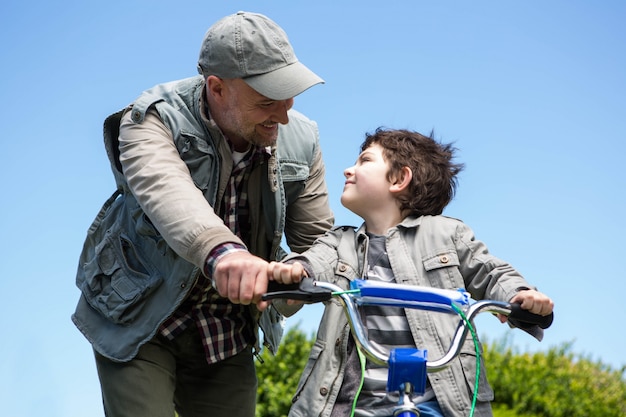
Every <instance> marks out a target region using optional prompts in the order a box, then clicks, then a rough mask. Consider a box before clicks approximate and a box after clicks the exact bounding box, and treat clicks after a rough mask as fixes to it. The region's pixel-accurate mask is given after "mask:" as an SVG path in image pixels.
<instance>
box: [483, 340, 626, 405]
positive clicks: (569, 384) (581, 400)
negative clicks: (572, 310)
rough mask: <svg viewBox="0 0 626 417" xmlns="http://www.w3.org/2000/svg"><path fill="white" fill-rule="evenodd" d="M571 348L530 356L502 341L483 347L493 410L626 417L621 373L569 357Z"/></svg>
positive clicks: (565, 347)
mask: <svg viewBox="0 0 626 417" xmlns="http://www.w3.org/2000/svg"><path fill="white" fill-rule="evenodd" d="M571 346H572V345H571V344H565V345H564V346H562V347H560V348H551V349H549V350H548V351H547V352H538V353H534V354H530V353H523V354H519V353H517V352H515V351H514V350H513V349H512V348H511V347H510V345H509V344H508V343H507V341H506V340H504V341H503V342H500V343H491V344H487V345H486V348H485V363H486V364H487V376H488V379H489V382H490V383H491V385H492V387H493V390H494V392H495V400H494V402H493V404H494V409H497V410H498V411H499V412H504V411H506V410H509V411H512V412H514V413H515V414H504V413H502V414H500V413H498V414H497V417H505V416H509V415H510V416H513V415H515V416H546V417H579V416H580V417H583V416H584V417H623V416H626V381H625V380H624V371H625V368H622V369H620V370H613V369H611V368H610V367H609V366H607V365H605V364H603V363H602V362H599V361H595V362H594V361H591V360H589V359H587V358H584V357H581V356H580V355H574V354H573V353H571Z"/></svg>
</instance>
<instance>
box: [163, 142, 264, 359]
mask: <svg viewBox="0 0 626 417" xmlns="http://www.w3.org/2000/svg"><path fill="white" fill-rule="evenodd" d="M268 157H269V151H268V149H266V148H262V147H256V148H253V150H252V151H251V152H249V153H248V154H246V155H245V156H244V158H242V159H241V160H240V161H239V162H238V163H237V164H235V165H234V166H233V171H232V173H231V176H230V179H229V182H228V187H227V189H226V190H225V193H224V199H223V200H222V202H221V204H220V209H219V211H218V214H219V215H220V216H221V217H222V218H223V219H224V224H225V225H226V226H228V227H229V228H230V230H231V231H232V232H233V233H234V234H236V235H237V236H239V237H240V238H241V239H242V240H243V241H244V242H246V243H248V242H249V240H248V237H249V236H248V233H249V230H250V227H249V223H250V216H249V208H248V194H247V190H246V183H247V180H248V176H249V175H250V171H251V169H252V167H253V166H254V164H255V163H257V162H258V161H261V160H263V159H264V158H265V159H266V158H268ZM238 250H246V249H245V248H244V247H241V245H238V244H235V243H226V244H223V245H221V246H218V247H217V248H215V249H214V250H213V251H211V253H210V255H209V257H208V258H207V262H206V266H205V274H200V276H199V277H198V281H197V282H196V284H195V285H194V287H193V288H192V289H191V291H190V293H189V296H188V297H187V299H186V300H185V301H184V302H183V303H182V304H181V305H180V307H179V308H178V309H177V310H176V311H175V312H174V313H173V314H172V316H171V317H170V318H168V319H167V320H166V321H165V322H164V323H163V324H162V325H161V328H160V333H161V335H163V336H164V337H166V338H167V339H169V340H173V339H174V338H175V337H176V336H177V335H179V334H180V333H182V332H183V331H184V330H185V329H187V328H188V327H189V326H191V325H195V326H197V327H198V329H199V331H200V335H201V337H202V344H203V346H204V350H205V353H206V359H207V362H208V363H209V364H211V363H215V362H218V361H221V360H224V359H226V358H229V357H231V356H234V355H236V354H237V353H239V352H241V351H242V350H243V349H244V348H245V347H246V346H248V345H250V344H254V343H255V342H256V337H257V336H256V335H255V334H254V329H255V326H254V323H253V322H252V316H251V315H250V308H249V306H245V305H242V304H233V303H231V302H230V301H229V300H228V299H227V298H223V297H220V295H219V294H218V293H217V291H216V290H215V288H214V287H213V285H212V280H211V279H209V278H207V276H212V274H213V268H214V266H215V264H216V263H217V261H218V260H219V259H220V258H221V257H222V256H224V255H227V254H228V253H232V252H233V251H238Z"/></svg>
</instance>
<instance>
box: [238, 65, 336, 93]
mask: <svg viewBox="0 0 626 417" xmlns="http://www.w3.org/2000/svg"><path fill="white" fill-rule="evenodd" d="M243 80H244V81H245V82H246V83H247V84H248V85H249V86H250V87H252V88H253V89H255V90H256V91H257V92H258V93H260V94H262V95H264V96H265V97H267V98H271V99H272V100H287V99H290V98H293V97H295V96H297V95H298V94H300V93H302V92H303V91H305V90H307V89H309V88H311V87H313V86H314V85H316V84H323V83H324V80H322V79H321V78H320V77H319V76H318V75H317V74H315V73H314V72H313V71H311V70H310V69H308V68H307V67H306V66H304V65H303V64H302V63H300V61H297V62H294V63H293V64H289V65H287V66H285V67H282V68H279V69H277V70H274V71H272V72H268V73H265V74H261V75H253V76H251V77H246V78H244V79H243Z"/></svg>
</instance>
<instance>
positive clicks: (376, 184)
mask: <svg viewBox="0 0 626 417" xmlns="http://www.w3.org/2000/svg"><path fill="white" fill-rule="evenodd" d="M454 152H455V149H454V148H453V147H452V146H451V145H449V144H448V145H446V144H440V143H437V142H436V141H435V140H433V139H432V138H431V137H426V136H423V135H421V134H419V133H416V132H411V131H406V130H384V129H378V130H376V132H375V133H374V134H370V135H366V139H365V142H364V143H363V144H362V146H361V154H360V155H359V157H358V159H357V162H356V164H355V165H354V166H353V167H351V168H348V169H346V170H345V172H344V175H345V177H346V182H345V186H344V189H343V193H342V195H341V203H342V204H343V205H344V206H345V207H346V208H348V209H349V210H351V211H352V212H354V213H355V214H357V215H359V216H360V217H362V218H363V220H364V223H363V225H362V226H361V227H360V228H359V229H357V230H356V231H355V230H354V228H351V227H335V228H333V229H332V230H331V231H330V232H328V233H327V234H326V235H325V236H324V237H322V238H320V239H319V240H318V241H317V242H316V243H315V244H314V245H313V247H312V248H311V249H309V250H307V251H306V252H304V253H302V254H299V255H298V254H292V255H290V256H289V257H288V258H287V263H272V264H271V265H270V271H271V274H272V276H273V277H274V279H275V280H276V281H279V282H283V283H290V282H292V281H298V280H299V278H300V276H302V275H303V273H304V274H306V275H308V276H311V277H313V278H315V279H317V280H323V281H330V282H333V283H335V284H337V285H339V286H341V287H343V288H346V289H347V288H348V287H349V281H350V280H353V279H356V278H366V279H374V280H382V281H388V282H397V283H403V284H413V285H421V286H432V287H437V288H446V289H456V288H465V289H466V290H467V291H468V292H469V293H470V294H471V295H472V298H474V299H477V300H478V299H494V300H503V301H510V302H516V303H520V304H521V306H522V308H523V309H526V310H530V311H531V312H533V313H536V314H541V315H548V314H550V313H551V312H552V309H553V302H552V300H550V298H548V297H547V296H546V295H544V294H542V293H540V292H538V291H536V290H535V289H533V288H532V287H531V286H530V285H529V284H528V283H527V282H526V281H525V280H524V278H523V277H522V276H521V275H520V274H519V273H518V272H517V271H516V270H515V269H513V267H512V266H511V265H509V264H508V263H506V262H504V261H502V260H500V259H498V258H496V257H494V256H492V255H491V254H489V252H488V251H487V248H486V246H485V245H484V244H483V243H482V242H480V241H478V240H476V239H475V238H474V235H473V232H472V231H471V229H470V228H469V227H468V226H466V225H465V224H463V223H462V222H461V221H459V220H456V219H452V218H449V217H445V216H442V215H441V213H442V212H443V209H444V207H445V206H446V205H447V204H448V203H449V202H450V200H451V199H452V197H453V196H454V191H455V189H456V185H457V174H458V173H459V172H460V171H461V170H462V169H463V165H462V164H455V163H453V162H452V159H453V156H454ZM363 313H364V315H365V320H366V324H367V327H368V337H369V338H370V341H371V342H372V343H377V344H379V345H382V346H384V347H385V348H387V349H390V348H399V347H416V346H417V347H419V348H421V349H426V350H427V351H428V353H429V357H431V358H439V357H441V356H442V355H443V353H444V350H445V349H446V348H447V346H448V345H449V343H450V340H451V338H452V333H453V332H454V330H455V328H456V321H453V320H452V319H451V318H450V316H448V315H445V314H440V313H434V312H427V311H420V310H414V309H406V310H404V309H401V308H392V307H378V306H367V307H365V309H364V311H363ZM501 321H503V322H504V321H506V318H504V317H501ZM349 332H350V330H349V326H348V325H347V320H346V319H345V317H344V315H343V311H342V307H341V306H340V305H338V304H337V303H333V302H331V303H328V304H327V305H326V308H325V311H324V315H323V317H322V321H321V324H320V327H319V330H318V334H317V340H316V342H315V345H314V347H313V350H312V352H311V355H310V358H309V364H308V365H307V367H306V369H305V370H304V373H303V375H302V377H301V379H300V383H299V386H298V389H297V393H296V395H295V397H294V404H293V406H292V407H291V410H290V413H289V415H290V416H322V415H324V416H328V415H330V416H333V417H334V416H346V415H349V413H350V410H351V409H352V402H353V399H354V397H355V396H356V395H357V389H358V386H359V383H360V375H361V370H360V364H359V358H358V355H357V352H356V349H355V345H354V342H353V340H352V338H351V337H350V335H349ZM529 332H531V333H532V334H533V335H534V336H535V337H537V338H538V339H539V340H541V337H542V335H543V334H542V330H541V329H539V328H533V329H529ZM475 369H476V356H475V352H474V346H473V342H472V340H471V338H470V339H468V340H467V341H466V342H465V346H464V347H463V349H462V352H461V355H460V356H459V358H457V359H456V360H455V361H454V362H453V364H452V365H451V366H450V367H448V368H447V369H445V370H443V371H440V372H437V373H434V374H429V376H428V383H427V389H426V392H425V393H424V395H423V396H421V397H418V398H413V399H412V400H413V402H414V403H415V404H416V405H417V407H418V408H419V409H420V412H421V415H422V417H426V416H444V415H445V416H467V415H469V412H470V407H471V399H472V396H473V395H474V394H473V390H474V378H475ZM480 375H481V380H480V383H479V392H478V395H477V404H476V409H475V413H474V415H475V416H491V415H492V412H491V406H490V401H491V400H492V399H493V391H492V390H491V388H490V386H489V384H488V382H487V379H486V376H485V371H484V366H483V364H482V363H481V373H480ZM386 381H387V371H386V369H385V368H380V367H377V366H375V365H374V364H371V363H369V362H367V363H366V371H365V376H364V383H363V388H362V390H361V392H360V394H358V401H357V404H356V410H355V415H356V416H372V417H374V416H376V417H378V416H391V415H392V410H393V407H394V406H395V405H396V402H397V398H392V397H391V396H389V395H387V394H386V392H385V386H386Z"/></svg>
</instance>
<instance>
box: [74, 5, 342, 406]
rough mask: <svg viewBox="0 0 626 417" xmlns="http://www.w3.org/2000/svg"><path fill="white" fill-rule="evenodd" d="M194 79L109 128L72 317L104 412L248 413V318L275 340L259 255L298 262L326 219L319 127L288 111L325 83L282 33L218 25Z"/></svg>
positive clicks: (243, 19)
mask: <svg viewBox="0 0 626 417" xmlns="http://www.w3.org/2000/svg"><path fill="white" fill-rule="evenodd" d="M198 70H199V72H200V74H201V75H200V76H197V77H193V78H188V79H184V80H180V81H174V82H170V83H166V84H161V85H158V86H156V87H153V88H152V89H150V90H148V91H145V92H144V93H142V94H141V95H140V97H139V98H138V99H137V100H136V101H135V102H134V103H132V104H131V105H130V106H129V107H128V108H126V109H124V110H122V111H120V112H118V113H116V114H114V115H112V116H110V117H109V118H107V120H106V121H105V124H104V136H105V147H106V149H107V153H108V156H109V159H110V161H111V166H112V170H113V173H114V176H115V179H116V183H117V190H116V191H115V193H114V194H113V196H111V198H109V200H108V201H107V202H106V203H105V204H104V207H103V208H102V210H101V211H100V213H99V214H98V216H97V217H96V220H95V221H94V223H93V224H92V226H91V228H90V229H89V231H88V236H87V239H86V241H85V245H84V248H83V252H82V254H81V257H80V262H79V267H78V272H77V285H78V287H79V288H80V289H81V297H80V300H79V302H78V306H77V308H76V312H75V314H74V315H73V316H72V320H73V321H74V323H75V324H76V326H77V327H78V328H79V329H80V330H81V332H83V334H84V335H85V336H86V337H87V339H88V340H89V341H90V342H91V344H92V345H93V348H94V351H95V356H96V364H97V368H98V375H99V378H100V384H101V388H102V397H103V403H104V409H105V414H106V415H107V416H110V417H120V416H133V417H142V416H146V417H148V416H150V417H160V416H164V417H165V416H167V417H171V416H173V415H174V411H175V410H176V411H177V412H178V413H179V414H180V415H181V416H182V417H195V416H208V415H211V416H212V417H221V416H234V415H236V416H254V410H255V398H256V375H255V369H254V362H253V354H254V353H255V351H256V349H258V347H259V343H258V341H257V334H258V331H257V329H258V327H257V322H258V321H259V316H261V317H260V322H261V327H262V329H263V330H264V336H265V337H264V344H265V345H266V346H268V348H270V349H271V350H275V349H276V346H277V344H278V342H279V340H280V332H282V322H281V319H282V317H280V316H279V315H278V314H277V313H276V311H275V310H273V308H272V307H269V308H268V306H267V304H264V303H263V302H261V301H260V296H261V294H263V293H264V292H266V289H267V282H268V273H267V271H268V263H267V261H268V260H277V259H281V258H282V257H283V256H284V254H285V252H284V251H283V249H281V247H280V243H281V240H282V238H283V233H284V235H285V237H286V242H287V244H288V245H289V248H290V249H291V251H293V252H301V251H303V250H305V249H306V248H308V247H309V246H310V245H311V244H312V242H313V241H314V240H315V238H316V237H318V236H321V235H322V234H323V233H324V232H325V231H326V230H328V229H329V228H330V227H331V226H332V223H333V216H332V213H331V211H330V208H329V205H328V192H327V187H326V183H325V180H324V165H323V162H322V159H321V152H320V149H319V138H318V131H317V125H316V124H315V122H313V121H311V120H309V119H307V118H306V117H304V116H303V115H301V114H300V113H297V112H296V111H294V110H292V109H291V108H292V106H293V102H294V100H293V97H295V96H296V95H298V94H300V93H301V92H303V91H304V90H306V89H308V88H310V87H311V86H313V85H315V84H319V83H322V82H323V80H322V79H321V78H319V77H318V76H317V75H316V74H314V73H313V72H312V71H311V70H309V69H308V68H307V67H305V66H304V65H303V64H302V63H300V62H299V61H298V59H297V58H296V56H295V54H294V51H293V48H292V47H291V45H290V43H289V40H288V38H287V36H286V34H285V32H284V31H283V30H282V29H281V28H280V27H279V26H278V25H277V24H276V23H274V22H273V21H272V20H270V19H268V18H267V17H266V16H263V15H260V14H254V13H247V12H239V13H237V14H234V15H231V16H227V17H225V18H223V19H221V20H220V21H218V22H217V23H215V24H214V25H213V26H212V27H211V28H210V29H209V30H208V32H207V34H206V35H205V38H204V40H203V43H202V47H201V51H200V57H199V61H198ZM263 310H264V311H263ZM261 311H263V313H262V314H261ZM264 324H266V325H264ZM277 333H278V334H277Z"/></svg>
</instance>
